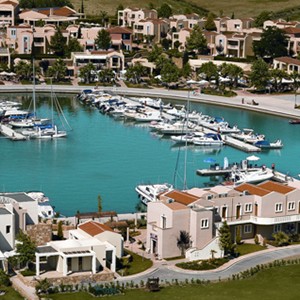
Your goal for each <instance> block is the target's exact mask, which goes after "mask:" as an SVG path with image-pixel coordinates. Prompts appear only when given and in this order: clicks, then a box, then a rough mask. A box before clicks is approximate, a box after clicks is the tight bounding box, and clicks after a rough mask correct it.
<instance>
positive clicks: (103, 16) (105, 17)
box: [99, 10, 108, 26]
mask: <svg viewBox="0 0 300 300" xmlns="http://www.w3.org/2000/svg"><path fill="white" fill-rule="evenodd" d="M99 17H100V19H101V25H102V26H104V25H105V22H106V21H107V20H108V13H107V12H106V11H105V10H100V14H99Z"/></svg>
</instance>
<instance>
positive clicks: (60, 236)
mask: <svg viewBox="0 0 300 300" xmlns="http://www.w3.org/2000/svg"><path fill="white" fill-rule="evenodd" d="M57 238H58V239H59V240H63V238H64V233H63V229H62V221H59V222H58V225H57Z"/></svg>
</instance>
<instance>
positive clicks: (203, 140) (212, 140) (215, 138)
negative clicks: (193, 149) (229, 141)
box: [193, 133, 224, 146]
mask: <svg viewBox="0 0 300 300" xmlns="http://www.w3.org/2000/svg"><path fill="white" fill-rule="evenodd" d="M193 143H194V145H196V146H213V145H214V146H222V145H224V141H223V139H222V137H221V135H220V134H215V133H207V134H205V135H204V136H199V137H195V138H194V140H193Z"/></svg>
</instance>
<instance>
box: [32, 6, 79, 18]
mask: <svg viewBox="0 0 300 300" xmlns="http://www.w3.org/2000/svg"><path fill="white" fill-rule="evenodd" d="M33 10H34V11H37V12H39V13H41V14H44V15H47V16H50V13H51V8H48V7H47V8H35V9H33ZM52 12H53V15H55V16H62V17H69V16H72V15H74V14H75V11H74V10H73V9H71V8H69V7H67V6H64V7H54V8H52Z"/></svg>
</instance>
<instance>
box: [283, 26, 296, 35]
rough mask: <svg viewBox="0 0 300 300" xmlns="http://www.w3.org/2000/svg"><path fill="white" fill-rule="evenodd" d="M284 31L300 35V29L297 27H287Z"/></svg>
mask: <svg viewBox="0 0 300 300" xmlns="http://www.w3.org/2000/svg"><path fill="white" fill-rule="evenodd" d="M282 30H283V31H284V32H285V33H287V34H295V33H300V28H297V27H286V28H284V29H282Z"/></svg>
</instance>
